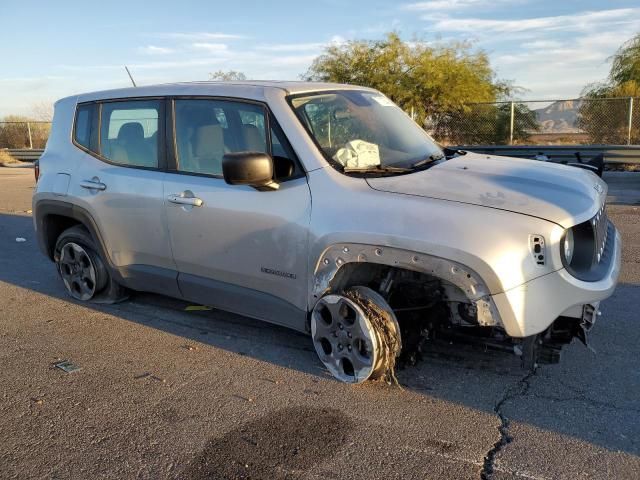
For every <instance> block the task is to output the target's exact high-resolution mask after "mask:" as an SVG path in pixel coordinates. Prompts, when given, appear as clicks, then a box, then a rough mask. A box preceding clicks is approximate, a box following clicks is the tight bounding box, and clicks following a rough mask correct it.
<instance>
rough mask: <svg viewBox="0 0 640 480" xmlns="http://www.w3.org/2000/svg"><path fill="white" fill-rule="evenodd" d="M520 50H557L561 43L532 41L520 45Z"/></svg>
mask: <svg viewBox="0 0 640 480" xmlns="http://www.w3.org/2000/svg"><path fill="white" fill-rule="evenodd" d="M520 46H521V47H522V48H527V49H536V50H537V49H548V48H558V47H561V46H562V42H558V41H556V40H534V41H531V42H525V43H523V44H521V45H520Z"/></svg>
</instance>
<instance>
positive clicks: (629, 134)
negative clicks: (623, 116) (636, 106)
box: [627, 97, 633, 145]
mask: <svg viewBox="0 0 640 480" xmlns="http://www.w3.org/2000/svg"><path fill="white" fill-rule="evenodd" d="M631 127H633V97H629V130H628V132H627V145H631Z"/></svg>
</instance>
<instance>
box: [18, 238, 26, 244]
mask: <svg viewBox="0 0 640 480" xmlns="http://www.w3.org/2000/svg"><path fill="white" fill-rule="evenodd" d="M26 241H27V239H26V238H24V237H16V242H18V243H22V242H26Z"/></svg>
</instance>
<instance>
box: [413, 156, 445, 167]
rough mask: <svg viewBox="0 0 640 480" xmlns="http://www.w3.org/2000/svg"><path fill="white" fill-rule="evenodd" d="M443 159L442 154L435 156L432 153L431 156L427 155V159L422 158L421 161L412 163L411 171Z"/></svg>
mask: <svg viewBox="0 0 640 480" xmlns="http://www.w3.org/2000/svg"><path fill="white" fill-rule="evenodd" d="M443 158H445V157H444V155H443V154H441V153H440V154H435V153H432V154H431V155H429V156H428V157H427V158H423V159H422V160H418V161H417V162H416V163H414V164H413V165H411V169H412V170H413V169H416V168H420V167H422V166H424V165H429V164H431V163H434V162H437V161H438V160H442V159H443Z"/></svg>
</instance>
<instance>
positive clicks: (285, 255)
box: [165, 173, 311, 326]
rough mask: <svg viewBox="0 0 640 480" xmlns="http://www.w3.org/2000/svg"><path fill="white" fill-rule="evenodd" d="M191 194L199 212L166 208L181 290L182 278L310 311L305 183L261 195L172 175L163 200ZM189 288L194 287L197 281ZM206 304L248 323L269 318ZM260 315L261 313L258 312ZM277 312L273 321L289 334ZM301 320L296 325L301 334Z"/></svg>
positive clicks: (247, 308) (242, 307) (216, 301)
mask: <svg viewBox="0 0 640 480" xmlns="http://www.w3.org/2000/svg"><path fill="white" fill-rule="evenodd" d="M185 190H189V191H190V192H191V193H192V194H193V196H195V197H196V198H199V199H201V200H202V201H203V204H202V206H200V207H185V206H180V205H177V204H173V203H168V202H167V203H166V212H167V213H166V215H167V217H168V222H169V230H170V232H171V245H172V249H173V257H174V259H175V262H176V267H177V270H178V271H179V272H180V276H179V284H180V288H181V289H182V291H183V292H185V296H188V293H187V291H188V289H187V288H186V287H185V279H184V275H183V274H189V275H194V276H197V277H201V278H207V279H211V280H215V281H217V282H223V283H227V284H231V285H239V286H242V287H244V288H246V289H248V290H250V291H252V292H251V294H250V296H252V297H253V296H254V293H253V292H263V293H264V294H267V295H271V296H273V297H274V298H279V299H281V300H284V301H286V302H287V303H289V304H291V305H292V306H295V307H297V308H298V309H299V311H300V312H305V311H306V308H307V280H306V279H307V262H306V254H307V249H308V238H307V237H308V232H309V220H310V216H311V195H310V193H309V186H308V185H307V181H306V178H298V179H294V180H290V181H288V182H284V183H282V184H281V186H280V188H279V189H278V190H276V191H269V192H260V191H257V190H255V189H254V188H251V187H247V186H233V185H228V184H227V183H226V182H225V181H224V180H223V179H222V178H211V177H201V176H192V175H182V174H175V173H168V174H167V178H166V181H165V197H166V196H168V195H170V194H180V193H182V192H183V191H185ZM188 278H190V281H194V279H193V278H191V277H188ZM203 303H207V304H210V305H213V306H216V307H219V308H225V309H227V310H233V311H235V312H237V313H243V314H245V315H249V316H254V317H257V316H260V314H262V315H263V316H264V314H265V309H264V306H262V307H260V305H259V304H258V305H253V304H251V303H250V302H248V303H242V302H241V303H240V304H239V305H236V306H235V307H234V305H232V304H229V303H228V302H227V299H225V298H224V297H222V296H220V297H216V296H213V295H212V296H211V298H209V299H208V301H207V302H203ZM255 308H257V311H255V310H254V309H255ZM280 317H281V315H278V314H277V312H275V315H274V317H273V318H268V320H270V321H272V322H274V323H280V324H284V325H287V326H290V325H291V323H292V320H289V319H284V318H280ZM305 319H306V318H305V316H304V313H303V314H302V315H301V318H298V319H297V320H298V321H297V323H299V325H301V326H304V322H305Z"/></svg>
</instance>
